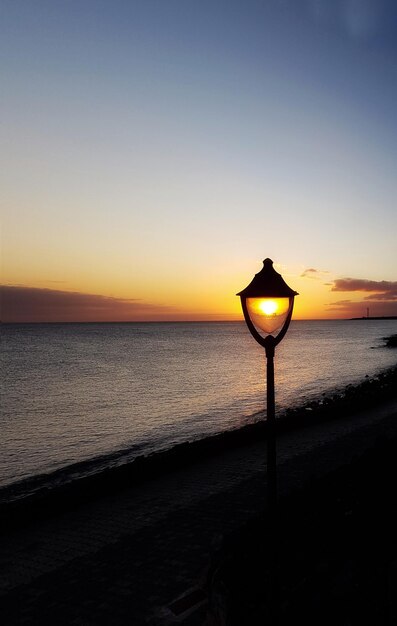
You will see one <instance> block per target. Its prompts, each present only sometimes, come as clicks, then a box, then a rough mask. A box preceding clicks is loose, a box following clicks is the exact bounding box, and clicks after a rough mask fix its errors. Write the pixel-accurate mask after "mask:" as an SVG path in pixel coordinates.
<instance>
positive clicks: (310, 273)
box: [300, 267, 329, 280]
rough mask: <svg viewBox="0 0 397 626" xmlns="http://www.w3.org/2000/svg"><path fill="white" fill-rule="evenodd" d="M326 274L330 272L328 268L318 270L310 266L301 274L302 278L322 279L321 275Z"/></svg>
mask: <svg viewBox="0 0 397 626" xmlns="http://www.w3.org/2000/svg"><path fill="white" fill-rule="evenodd" d="M324 274H329V272H327V271H326V270H316V269H315V268H314V267H309V268H308V269H307V270H304V272H302V274H301V275H300V277H301V278H315V279H316V280H320V278H321V276H323V275H324Z"/></svg>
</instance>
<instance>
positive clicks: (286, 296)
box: [237, 259, 298, 346]
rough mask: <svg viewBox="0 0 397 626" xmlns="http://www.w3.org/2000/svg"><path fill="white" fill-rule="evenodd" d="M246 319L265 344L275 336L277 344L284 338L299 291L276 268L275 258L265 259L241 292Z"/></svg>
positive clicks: (255, 336)
mask: <svg viewBox="0 0 397 626" xmlns="http://www.w3.org/2000/svg"><path fill="white" fill-rule="evenodd" d="M237 295H238V296H240V298H241V305H242V308H243V312H244V317H245V321H246V323H247V326H248V328H249V330H250V331H251V334H252V335H253V336H254V338H255V339H256V340H257V341H258V342H259V343H260V344H261V345H263V346H266V345H267V344H265V340H266V338H267V337H269V336H271V337H272V338H273V340H274V341H273V344H274V345H276V344H277V343H279V341H281V339H282V338H283V337H284V335H285V333H286V332H287V329H288V326H289V323H290V320H291V316H292V309H293V306H294V298H295V296H296V295H298V294H297V292H296V291H294V290H293V289H291V288H290V287H289V286H288V285H287V283H286V282H285V280H284V279H283V277H282V276H281V274H279V273H278V272H276V270H275V269H274V267H273V261H272V260H271V259H265V260H264V261H263V268H262V269H261V271H260V272H258V274H255V276H254V278H253V279H252V281H251V282H250V284H249V285H248V286H247V287H246V288H245V289H243V290H242V291H240V292H239V293H238V294H237Z"/></svg>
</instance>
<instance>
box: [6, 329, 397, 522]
mask: <svg viewBox="0 0 397 626" xmlns="http://www.w3.org/2000/svg"><path fill="white" fill-rule="evenodd" d="M385 340H386V339H385ZM396 398H397V365H395V366H393V367H391V368H388V369H387V370H384V371H383V372H380V373H379V374H377V375H375V376H374V377H371V378H370V377H367V378H366V379H364V380H363V381H362V382H361V383H358V384H354V385H353V384H350V385H347V386H346V387H344V388H343V389H340V390H335V392H334V393H333V394H331V395H328V396H323V398H322V399H321V400H313V401H310V402H309V403H307V404H304V405H302V406H298V407H295V408H289V409H286V410H285V411H284V412H283V413H281V414H280V417H279V418H278V419H277V421H276V428H277V432H278V433H279V434H281V433H282V432H293V431H296V430H299V429H300V428H302V427H306V426H311V425H313V426H314V425H316V424H320V423H323V422H328V421H335V420H338V421H339V420H343V419H344V418H346V417H352V416H354V415H355V414H356V413H359V412H360V411H362V410H363V409H368V408H373V407H377V406H381V405H383V404H385V403H387V402H388V401H390V400H393V399H396ZM266 432H267V424H266V421H264V420H263V421H260V422H255V423H252V424H247V425H244V426H242V427H240V428H237V429H232V430H228V431H224V432H221V433H218V434H215V435H211V436H209V437H204V438H202V439H197V440H191V441H186V442H184V443H180V444H177V445H176V446H173V447H171V448H168V449H165V450H160V451H157V452H153V453H150V454H148V455H142V456H137V457H136V458H135V459H133V460H132V461H129V462H126V463H122V464H120V465H116V466H113V467H109V466H107V467H103V468H102V469H101V468H100V465H99V466H98V461H95V460H94V461H86V462H81V463H79V464H76V465H73V466H71V467H69V468H63V469H61V470H57V471H55V472H53V473H51V474H49V475H47V474H46V475H41V476H36V477H32V478H29V479H27V480H23V481H20V482H18V483H13V484H11V485H6V486H4V487H2V488H1V489H0V514H1V518H2V522H1V524H0V528H2V527H4V526H8V525H9V523H10V522H12V523H21V522H22V520H21V513H23V517H24V518H25V517H29V518H36V517H46V516H47V515H49V514H50V513H51V514H52V513H56V512H59V511H63V510H66V509H67V508H69V507H71V506H76V505H78V504H79V503H82V502H85V501H90V500H95V499H97V498H101V497H102V496H104V495H107V494H109V493H114V492H116V491H117V492H120V491H122V490H124V489H126V488H128V487H130V486H131V485H135V484H140V483H144V482H146V481H150V480H153V479H155V478H156V477H158V476H160V475H163V474H164V473H168V472H172V471H174V470H177V469H181V468H183V467H187V466H191V465H193V464H194V463H198V462H200V461H202V460H204V459H206V458H211V457H214V456H216V455H219V454H221V453H222V452H225V451H228V450H233V449H238V448H243V447H244V446H246V445H249V444H251V443H254V442H256V441H260V440H264V439H265V438H266ZM107 458H109V457H107ZM95 465H96V471H95ZM90 466H91V467H92V468H93V470H92V471H91V473H87V474H86V475H81V472H82V470H84V467H85V468H89V467H90ZM78 472H80V475H79V476H76V474H77V473H78ZM25 514H26V515H25Z"/></svg>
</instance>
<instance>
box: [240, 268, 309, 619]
mask: <svg viewBox="0 0 397 626" xmlns="http://www.w3.org/2000/svg"><path fill="white" fill-rule="evenodd" d="M237 295H238V296H240V299H241V306H242V309H243V313H244V318H245V321H246V323H247V326H248V328H249V330H250V332H251V335H252V336H253V337H254V339H256V341H257V342H258V343H259V344H260V345H261V346H263V347H264V348H265V352H266V364H267V367H266V379H267V385H266V395H267V470H266V473H267V510H268V520H269V537H270V543H269V546H268V547H269V561H270V571H271V574H270V597H269V610H270V619H271V623H274V624H275V623H277V607H278V601H277V595H278V584H277V543H278V542H277V519H276V507H277V452H276V409H275V394H274V353H275V347H276V346H277V345H278V344H279V343H280V341H281V340H282V339H283V337H284V336H285V333H286V332H287V330H288V326H289V324H290V321H291V317H292V311H293V308H294V298H295V296H297V295H298V293H297V292H296V291H294V290H293V289H291V288H290V287H288V285H287V283H286V282H285V281H284V279H283V278H282V276H281V274H279V273H278V272H276V270H275V269H274V268H273V261H272V260H271V259H265V260H264V261H263V268H262V269H261V271H260V272H258V274H255V276H254V278H253V280H252V281H251V282H250V284H249V285H248V287H246V288H245V289H243V290H242V291H240V292H239V293H238V294H237Z"/></svg>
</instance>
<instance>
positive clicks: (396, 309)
mask: <svg viewBox="0 0 397 626" xmlns="http://www.w3.org/2000/svg"><path fill="white" fill-rule="evenodd" d="M326 306H327V311H328V312H331V311H336V312H338V313H339V314H342V315H344V316H345V317H367V309H369V315H370V316H371V317H395V316H397V303H396V302H395V301H384V300H371V301H368V300H361V301H360V302H353V301H352V300H338V301H337V302H330V303H328V304H327V305H326Z"/></svg>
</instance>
